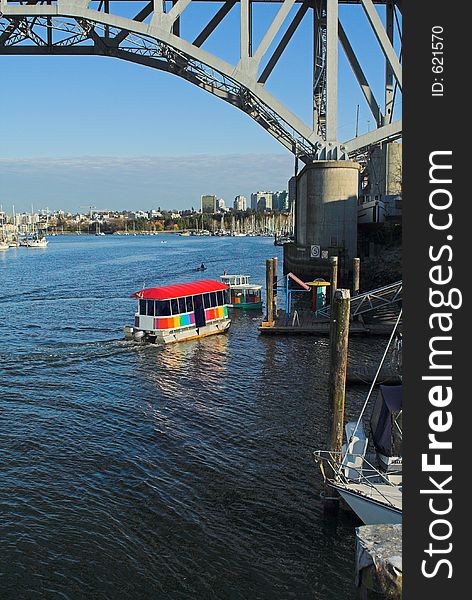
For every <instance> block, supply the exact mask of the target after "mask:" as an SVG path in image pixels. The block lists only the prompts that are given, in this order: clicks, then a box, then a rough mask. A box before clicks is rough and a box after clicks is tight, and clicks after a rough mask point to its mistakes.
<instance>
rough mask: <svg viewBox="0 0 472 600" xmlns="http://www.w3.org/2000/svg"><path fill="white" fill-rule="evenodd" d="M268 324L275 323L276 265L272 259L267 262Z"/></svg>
mask: <svg viewBox="0 0 472 600" xmlns="http://www.w3.org/2000/svg"><path fill="white" fill-rule="evenodd" d="M266 322H267V323H273V322H274V265H273V259H272V258H268V259H267V260H266Z"/></svg>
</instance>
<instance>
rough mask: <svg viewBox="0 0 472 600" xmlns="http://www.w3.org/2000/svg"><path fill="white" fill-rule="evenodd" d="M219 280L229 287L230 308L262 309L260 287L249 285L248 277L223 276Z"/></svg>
mask: <svg viewBox="0 0 472 600" xmlns="http://www.w3.org/2000/svg"><path fill="white" fill-rule="evenodd" d="M220 279H221V281H222V282H223V283H225V284H226V285H227V286H228V287H229V303H228V306H230V307H232V308H250V309H261V308H262V286H260V285H254V284H252V283H249V279H250V276H249V275H227V274H226V273H225V274H224V275H221V276H220Z"/></svg>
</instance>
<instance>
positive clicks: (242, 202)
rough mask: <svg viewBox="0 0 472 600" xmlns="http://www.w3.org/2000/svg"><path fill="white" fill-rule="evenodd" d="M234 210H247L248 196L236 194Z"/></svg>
mask: <svg viewBox="0 0 472 600" xmlns="http://www.w3.org/2000/svg"><path fill="white" fill-rule="evenodd" d="M233 207H234V210H247V198H246V196H236V198H235V199H234V204H233Z"/></svg>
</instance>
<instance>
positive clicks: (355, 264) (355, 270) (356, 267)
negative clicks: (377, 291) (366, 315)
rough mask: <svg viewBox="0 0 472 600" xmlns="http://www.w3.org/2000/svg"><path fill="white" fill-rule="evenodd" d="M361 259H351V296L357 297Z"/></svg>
mask: <svg viewBox="0 0 472 600" xmlns="http://www.w3.org/2000/svg"><path fill="white" fill-rule="evenodd" d="M360 276H361V259H360V258H353V259H352V295H353V296H357V294H358V293H359V289H360Z"/></svg>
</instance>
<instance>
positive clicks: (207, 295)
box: [203, 294, 210, 308]
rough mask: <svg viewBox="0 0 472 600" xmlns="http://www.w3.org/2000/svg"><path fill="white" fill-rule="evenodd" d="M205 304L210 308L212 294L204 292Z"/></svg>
mask: <svg viewBox="0 0 472 600" xmlns="http://www.w3.org/2000/svg"><path fill="white" fill-rule="evenodd" d="M203 305H204V307H205V308H210V294H203Z"/></svg>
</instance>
